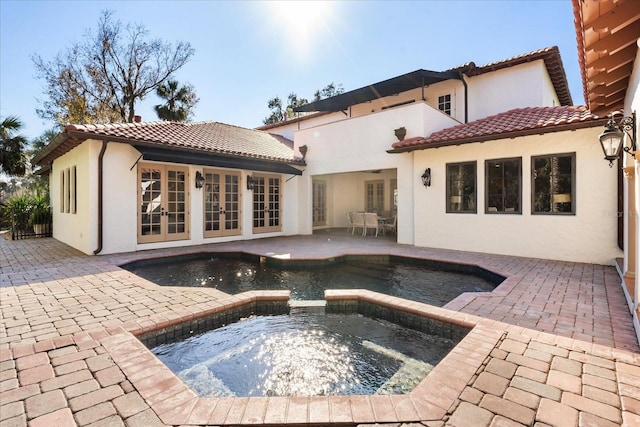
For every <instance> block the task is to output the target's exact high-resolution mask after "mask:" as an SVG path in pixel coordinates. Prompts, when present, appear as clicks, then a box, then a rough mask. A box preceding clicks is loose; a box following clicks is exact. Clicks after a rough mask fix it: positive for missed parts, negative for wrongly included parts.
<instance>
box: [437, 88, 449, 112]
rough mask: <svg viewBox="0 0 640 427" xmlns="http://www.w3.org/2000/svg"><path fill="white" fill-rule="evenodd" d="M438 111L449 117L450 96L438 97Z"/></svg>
mask: <svg viewBox="0 0 640 427" xmlns="http://www.w3.org/2000/svg"><path fill="white" fill-rule="evenodd" d="M438 109H439V110H440V111H442V112H443V113H445V114H448V115H451V94H450V93H448V94H446V95H441V96H439V97H438Z"/></svg>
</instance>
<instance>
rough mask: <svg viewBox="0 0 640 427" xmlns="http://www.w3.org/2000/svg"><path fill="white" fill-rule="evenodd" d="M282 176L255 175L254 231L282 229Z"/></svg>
mask: <svg viewBox="0 0 640 427" xmlns="http://www.w3.org/2000/svg"><path fill="white" fill-rule="evenodd" d="M281 184H282V183H281V178H280V177H279V176H277V175H257V174H254V175H253V232H254V233H266V232H272V231H280V230H282V206H281V203H282V200H281V198H282V195H281V194H280V186H281Z"/></svg>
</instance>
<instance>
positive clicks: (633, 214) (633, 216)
mask: <svg viewBox="0 0 640 427" xmlns="http://www.w3.org/2000/svg"><path fill="white" fill-rule="evenodd" d="M637 157H640V156H637ZM637 157H636V159H635V161H634V162H633V170H634V172H635V173H634V176H633V178H632V181H633V187H634V188H633V189H632V190H633V195H634V196H635V200H633V204H631V203H630V204H629V206H633V207H634V209H633V211H629V221H628V222H629V223H630V224H631V223H633V224H634V230H633V234H631V230H629V236H630V237H629V240H631V241H633V242H634V245H633V250H634V254H633V259H634V261H635V264H634V266H635V265H638V261H639V260H638V255H639V254H638V251H637V250H635V249H636V248H637V247H638V245H639V244H640V236H638V233H636V230H638V212H640V194H639V192H640V182H638V180H639V179H640V173H639V172H640V163H638V159H637ZM626 252H627V250H626V249H625V253H626ZM638 279H640V277H638V275H635V280H634V297H633V307H632V309H633V311H635V310H637V309H638V298H639V297H640V296H639V295H638V291H639V290H640V283H639V282H638Z"/></svg>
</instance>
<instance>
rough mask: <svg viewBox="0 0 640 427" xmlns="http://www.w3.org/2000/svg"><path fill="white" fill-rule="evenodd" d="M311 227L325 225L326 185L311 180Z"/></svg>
mask: <svg viewBox="0 0 640 427" xmlns="http://www.w3.org/2000/svg"><path fill="white" fill-rule="evenodd" d="M312 193H313V215H312V217H313V218H312V220H313V225H314V226H320V225H327V183H326V182H325V181H321V180H317V179H314V180H313V191H312Z"/></svg>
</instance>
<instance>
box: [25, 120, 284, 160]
mask: <svg viewBox="0 0 640 427" xmlns="http://www.w3.org/2000/svg"><path fill="white" fill-rule="evenodd" d="M102 137H107V138H108V139H109V140H111V141H114V142H123V143H129V144H136V143H137V144H143V145H147V146H148V145H159V146H165V147H175V148H181V149H188V150H196V151H206V152H208V153H219V154H229V155H236V156H241V157H251V158H256V159H264V160H272V161H279V162H295V161H296V159H295V158H294V154H293V141H290V140H288V139H287V138H284V137H282V136H279V135H272V134H270V133H268V132H264V131H260V130H255V129H246V128H242V127H238V126H232V125H228V124H224V123H219V122H198V123H175V122H146V123H118V124H107V125H68V126H67V127H65V129H64V132H63V133H62V134H60V135H59V136H58V137H56V139H54V141H53V142H52V144H50V145H56V146H55V147H51V148H50V149H49V150H47V148H49V146H47V147H45V149H44V150H43V151H42V152H41V153H39V154H38V155H37V156H36V157H35V158H34V162H36V163H41V164H42V163H48V162H50V161H51V160H53V159H55V158H57V157H59V156H61V155H62V154H64V153H66V152H67V151H69V150H71V149H72V148H73V147H75V146H76V145H79V144H80V143H82V141H84V140H86V139H91V138H102ZM56 140H58V141H57V142H58V143H57V144H56Z"/></svg>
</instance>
